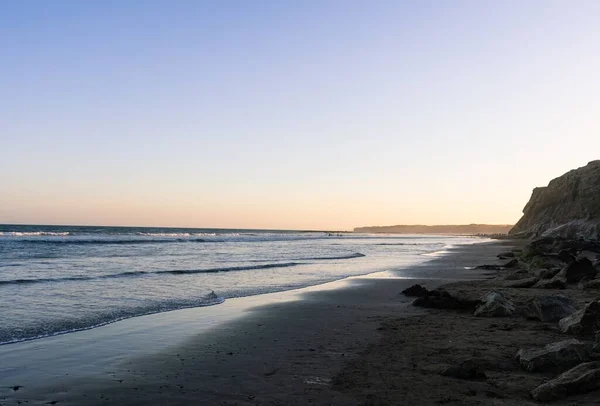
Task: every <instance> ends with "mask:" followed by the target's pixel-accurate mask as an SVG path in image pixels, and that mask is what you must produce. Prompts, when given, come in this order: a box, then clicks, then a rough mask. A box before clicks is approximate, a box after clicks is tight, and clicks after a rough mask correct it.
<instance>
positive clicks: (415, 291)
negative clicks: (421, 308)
mask: <svg viewBox="0 0 600 406" xmlns="http://www.w3.org/2000/svg"><path fill="white" fill-rule="evenodd" d="M402 293H404V294H405V295H406V296H416V297H422V296H427V295H428V294H429V291H428V290H427V288H424V287H423V286H421V285H412V286H411V287H410V288H407V289H404V290H403V291H402Z"/></svg>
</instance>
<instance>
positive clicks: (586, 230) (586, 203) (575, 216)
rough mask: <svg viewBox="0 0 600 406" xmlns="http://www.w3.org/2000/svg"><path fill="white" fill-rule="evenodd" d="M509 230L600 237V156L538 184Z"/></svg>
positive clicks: (570, 236) (573, 236)
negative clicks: (517, 219) (543, 183)
mask: <svg viewBox="0 0 600 406" xmlns="http://www.w3.org/2000/svg"><path fill="white" fill-rule="evenodd" d="M509 234H513V235H514V234H525V235H531V236H553V237H565V238H577V237H580V236H581V237H584V238H586V239H588V240H590V239H591V240H598V239H599V238H600V160H597V161H592V162H590V163H588V164H587V165H586V166H584V167H581V168H578V169H575V170H572V171H570V172H567V173H566V174H564V175H562V176H560V177H558V178H556V179H553V180H552V181H550V183H549V184H548V186H546V187H540V188H535V189H534V190H533V193H532V195H531V199H530V200H529V202H528V203H527V205H526V206H525V208H524V209H523V217H522V218H521V219H520V220H519V221H518V222H517V224H516V225H515V226H514V227H513V228H512V229H511V230H510V232H509Z"/></svg>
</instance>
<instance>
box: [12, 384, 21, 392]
mask: <svg viewBox="0 0 600 406" xmlns="http://www.w3.org/2000/svg"><path fill="white" fill-rule="evenodd" d="M22 387H23V386H22V385H15V386H13V387H12V390H13V391H15V392H16V391H18V390H19V389H21V388H22Z"/></svg>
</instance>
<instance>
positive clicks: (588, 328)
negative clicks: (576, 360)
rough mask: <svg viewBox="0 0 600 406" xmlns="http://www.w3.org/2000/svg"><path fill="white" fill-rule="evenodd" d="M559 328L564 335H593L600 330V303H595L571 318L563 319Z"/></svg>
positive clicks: (591, 303)
mask: <svg viewBox="0 0 600 406" xmlns="http://www.w3.org/2000/svg"><path fill="white" fill-rule="evenodd" d="M558 327H559V328H560V331H562V332H563V333H571V334H580V335H584V334H585V335H591V334H594V333H595V332H596V331H597V330H599V329H600V302H598V301H594V302H590V303H588V304H586V305H585V307H584V308H583V309H581V310H579V311H577V312H575V313H573V314H572V315H570V316H567V317H565V318H563V319H561V320H560V321H559V322H558Z"/></svg>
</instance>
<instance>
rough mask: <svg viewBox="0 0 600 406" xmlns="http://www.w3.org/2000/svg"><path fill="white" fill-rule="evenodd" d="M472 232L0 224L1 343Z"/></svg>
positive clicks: (402, 258) (206, 298)
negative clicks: (376, 232)
mask: <svg viewBox="0 0 600 406" xmlns="http://www.w3.org/2000/svg"><path fill="white" fill-rule="evenodd" d="M479 240H480V239H477V238H476V237H464V236H426V235H382V234H376V235H374V234H355V233H326V232H298V231H272V230H223V229H197V228H146V227H79V226H77V227H76V226H35V225H26V226H20V225H0V308H2V317H1V318H0V344H9V343H14V342H19V341H24V340H31V339H35V338H41V337H46V336H51V335H56V334H64V333H69V332H74V331H78V330H83V329H89V328H93V327H98V326H102V325H104V324H108V323H112V322H115V321H119V320H122V319H126V318H129V317H135V316H141V315H144V314H150V313H157V312H165V311H170V310H176V309H182V308H187V307H200V306H216V305H219V304H220V303H223V301H225V300H227V299H229V298H234V297H242V296H251V295H258V294H262V293H268V292H276V291H284V290H290V289H296V288H301V287H305V286H310V285H317V284H321V283H325V282H330V281H334V280H339V279H343V278H346V277H349V276H355V275H364V274H369V273H373V272H377V271H384V270H399V269H402V268H406V267H407V266H410V265H415V264H418V263H422V262H425V261H427V260H428V259H431V254H435V253H439V252H443V251H444V250H445V249H447V248H448V247H450V246H452V245H458V244H469V243H473V242H475V241H479Z"/></svg>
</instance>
